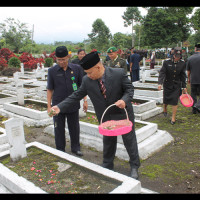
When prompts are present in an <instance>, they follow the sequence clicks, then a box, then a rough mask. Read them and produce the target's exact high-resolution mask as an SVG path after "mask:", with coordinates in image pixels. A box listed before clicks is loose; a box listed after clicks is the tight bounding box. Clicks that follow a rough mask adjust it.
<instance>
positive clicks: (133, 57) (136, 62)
mask: <svg viewBox="0 0 200 200" xmlns="http://www.w3.org/2000/svg"><path fill="white" fill-rule="evenodd" d="M141 60H142V57H141V56H140V55H139V54H137V53H134V54H132V55H131V56H130V62H132V63H133V64H132V70H136V69H140V66H139V62H140V61H141Z"/></svg>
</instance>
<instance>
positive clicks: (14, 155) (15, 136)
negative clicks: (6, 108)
mask: <svg viewBox="0 0 200 200" xmlns="http://www.w3.org/2000/svg"><path fill="white" fill-rule="evenodd" d="M4 124H5V129H6V135H7V137H8V142H9V144H10V158H11V159H12V161H14V162H16V161H18V160H20V159H22V158H24V157H26V156H27V152H26V146H25V143H26V141H25V138H24V126H23V120H22V119H19V118H11V119H9V120H7V121H5V122H4Z"/></svg>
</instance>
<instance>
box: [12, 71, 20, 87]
mask: <svg viewBox="0 0 200 200" xmlns="http://www.w3.org/2000/svg"><path fill="white" fill-rule="evenodd" d="M13 78H14V82H15V85H17V82H18V80H19V74H18V72H15V73H14V74H13Z"/></svg>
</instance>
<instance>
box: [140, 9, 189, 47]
mask: <svg viewBox="0 0 200 200" xmlns="http://www.w3.org/2000/svg"><path fill="white" fill-rule="evenodd" d="M192 10H193V8H192V7H186V8H185V7H166V8H157V7H151V8H149V9H148V14H147V15H146V17H144V21H143V25H144V30H145V33H144V41H145V43H146V45H148V46H151V47H152V48H161V47H166V48H167V47H168V46H169V44H172V43H178V42H179V41H185V40H186V39H187V38H188V37H189V33H190V28H189V22H190V21H189V17H188V16H187V15H188V14H190V13H191V12H192Z"/></svg>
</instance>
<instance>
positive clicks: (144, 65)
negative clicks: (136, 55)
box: [143, 57, 146, 68]
mask: <svg viewBox="0 0 200 200" xmlns="http://www.w3.org/2000/svg"><path fill="white" fill-rule="evenodd" d="M143 67H144V68H145V67H146V61H145V57H143Z"/></svg>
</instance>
